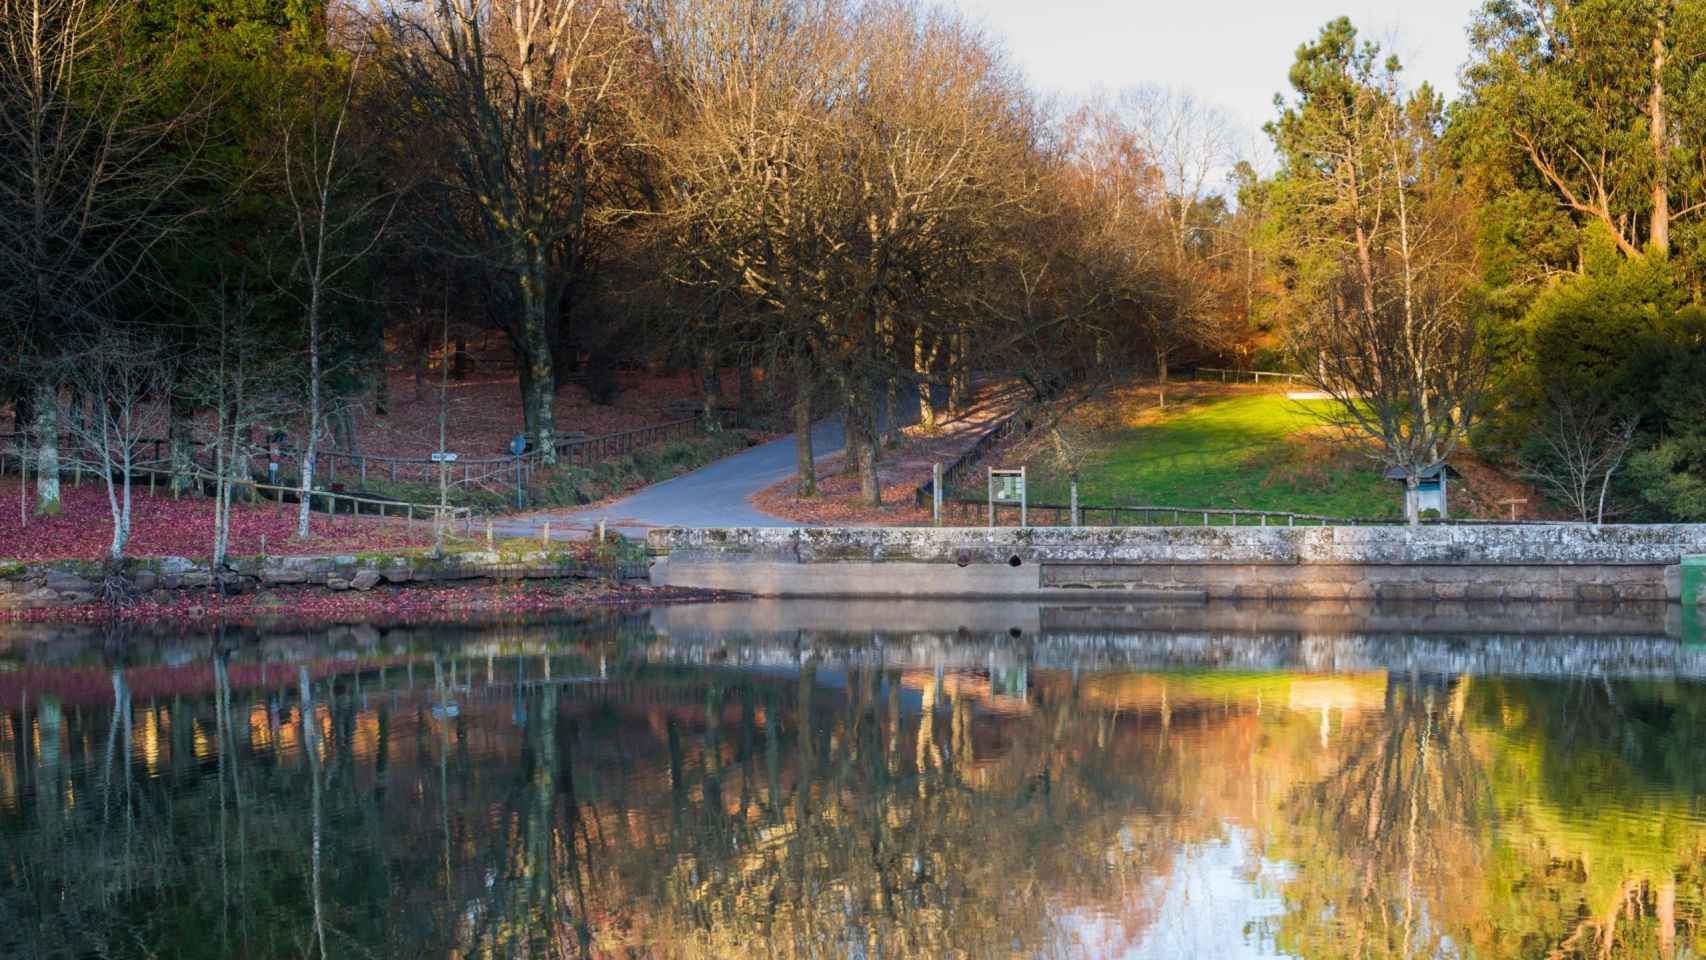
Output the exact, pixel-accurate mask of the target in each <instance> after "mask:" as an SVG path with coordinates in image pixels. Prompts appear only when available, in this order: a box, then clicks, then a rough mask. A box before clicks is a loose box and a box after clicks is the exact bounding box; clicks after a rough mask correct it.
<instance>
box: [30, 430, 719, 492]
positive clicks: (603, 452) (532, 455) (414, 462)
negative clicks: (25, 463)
mask: <svg viewBox="0 0 1706 960" xmlns="http://www.w3.org/2000/svg"><path fill="white" fill-rule="evenodd" d="M698 427H699V419H698V418H697V417H686V418H682V419H679V420H671V421H669V422H667V423H659V424H653V425H651V426H646V427H638V428H636V429H633V430H622V431H618V432H616V433H609V434H604V435H602V436H596V437H586V436H575V435H570V436H567V437H563V438H560V439H558V440H557V442H556V443H555V444H554V446H555V447H556V450H557V462H558V463H561V464H575V465H580V466H590V465H592V464H594V463H598V462H600V461H602V460H604V459H605V458H608V457H613V456H626V455H628V454H630V453H633V452H634V451H636V450H641V449H644V448H646V447H649V446H652V445H654V444H659V443H663V442H666V441H669V440H675V439H680V438H682V437H686V436H691V435H693V434H694V433H695V432H696V431H697V430H698ZM18 439H19V435H18V434H16V433H0V445H3V448H0V465H3V464H4V462H5V458H6V457H8V456H9V457H11V458H12V459H17V453H16V450H17V445H18ZM199 446H203V445H200V444H198V447H199ZM142 447H143V448H144V449H146V450H149V451H151V454H152V455H151V456H150V457H149V458H148V460H147V461H146V462H148V463H154V464H163V463H165V462H166V452H167V451H168V450H169V449H170V441H168V440H166V439H163V438H162V439H154V438H150V439H147V440H144V441H143V442H142ZM201 458H202V459H205V456H202V457H201ZM79 459H83V458H72V457H67V458H66V460H67V461H75V460H79ZM294 461H295V451H291V450H285V451H281V452H280V454H279V462H280V464H281V465H282V464H284V463H287V462H292V463H293V462H294ZM314 461H315V465H316V473H317V474H318V476H317V477H316V479H319V480H324V481H325V482H326V483H328V484H331V483H338V482H340V478H341V482H343V483H355V484H358V485H361V486H365V485H367V484H368V483H369V482H370V481H372V480H376V479H382V480H385V481H387V482H389V483H393V484H395V483H421V484H429V485H436V484H437V483H438V481H439V474H440V471H441V470H442V471H443V472H444V474H445V480H446V481H447V483H448V484H449V485H450V486H452V487H455V488H458V489H468V490H477V489H484V490H497V491H502V492H504V493H506V494H510V493H513V494H516V496H517V500H518V502H519V501H520V500H521V498H522V496H523V495H524V493H525V491H526V489H527V487H528V486H529V485H530V484H531V483H532V482H533V476H534V473H535V472H536V471H537V470H540V469H542V468H543V466H544V457H543V456H542V455H541V453H540V452H539V451H538V450H530V451H528V452H527V453H525V454H523V455H521V456H519V457H516V456H498V457H459V458H457V459H456V460H454V461H451V462H450V463H447V464H442V465H441V464H440V463H439V461H437V460H433V459H432V458H431V457H388V456H375V455H368V454H357V453H345V452H343V451H337V450H321V451H319V452H317V453H316V454H315V456H314ZM267 464H268V458H267V456H266V454H264V453H256V454H253V455H251V456H250V457H249V465H250V473H251V474H252V475H253V476H257V477H259V476H266V474H267ZM66 469H67V472H68V473H72V474H73V475H74V476H76V477H77V478H78V479H79V480H80V479H81V472H82V467H81V466H80V465H79V464H77V463H75V462H68V463H67V468H66Z"/></svg>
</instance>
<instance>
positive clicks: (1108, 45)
mask: <svg viewBox="0 0 1706 960" xmlns="http://www.w3.org/2000/svg"><path fill="white" fill-rule="evenodd" d="M958 4H959V6H960V8H961V9H963V10H965V11H966V12H967V13H968V14H970V15H971V16H972V17H973V18H974V19H976V20H979V21H982V22H983V23H984V24H985V25H987V26H988V27H989V28H990V30H991V31H992V32H993V33H994V34H995V35H996V36H997V37H1000V38H1002V39H1003V40H1004V41H1005V42H1006V44H1007V47H1008V49H1009V50H1010V51H1011V52H1012V54H1013V56H1014V59H1015V60H1016V61H1017V62H1018V64H1019V66H1020V67H1022V68H1023V69H1024V71H1025V74H1026V76H1027V77H1028V78H1029V79H1030V81H1031V83H1032V84H1033V85H1034V86H1035V87H1036V88H1037V89H1039V90H1042V91H1044V92H1046V93H1054V94H1062V95H1068V96H1076V95H1083V94H1086V93H1090V92H1092V91H1095V90H1097V89H1101V90H1106V91H1110V92H1112V91H1117V90H1120V89H1122V88H1124V87H1129V86H1135V85H1139V84H1155V85H1160V86H1167V87H1175V88H1182V89H1185V90H1189V91H1190V92H1192V93H1194V94H1196V95H1197V96H1198V97H1200V98H1202V99H1204V100H1207V101H1210V102H1212V103H1216V104H1218V105H1219V106H1221V107H1222V108H1224V109H1225V110H1226V112H1227V114H1228V116H1229V117H1230V118H1231V120H1232V122H1233V123H1234V124H1235V126H1236V128H1237V133H1238V136H1239V138H1240V139H1241V140H1242V141H1247V142H1252V143H1253V144H1255V145H1256V146H1258V147H1259V148H1260V149H1261V150H1266V140H1265V138H1264V137H1263V136H1262V132H1261V128H1262V124H1263V123H1264V122H1266V121H1267V120H1268V119H1269V118H1271V117H1272V116H1273V113H1274V110H1273V98H1274V94H1276V93H1280V92H1282V91H1288V89H1289V88H1288V86H1287V83H1286V72H1287V71H1288V70H1289V69H1290V68H1291V62H1292V58H1293V55H1294V54H1295V53H1296V52H1297V47H1298V46H1299V45H1300V44H1302V43H1304V42H1305V41H1307V40H1309V39H1311V38H1313V37H1314V36H1315V34H1316V33H1318V32H1319V31H1320V29H1321V26H1322V24H1324V23H1326V22H1327V21H1328V20H1331V19H1333V18H1334V17H1337V16H1349V17H1350V18H1351V22H1352V23H1354V24H1356V26H1357V30H1358V31H1359V32H1360V33H1361V34H1362V35H1363V36H1365V37H1371V38H1373V39H1375V40H1378V41H1380V42H1381V43H1382V45H1383V46H1386V47H1388V48H1389V49H1396V51H1397V53H1398V56H1399V60H1400V61H1401V62H1402V63H1403V64H1404V74H1405V77H1406V83H1407V85H1409V86H1415V85H1417V84H1419V83H1421V81H1423V80H1427V81H1429V82H1431V83H1433V84H1434V86H1435V87H1437V88H1439V89H1440V90H1442V91H1443V92H1444V93H1445V94H1446V96H1447V97H1448V98H1449V97H1451V96H1454V95H1455V94H1456V93H1457V89H1458V83H1457V72H1458V69H1459V68H1460V67H1461V66H1462V65H1463V62H1464V60H1465V59H1466V57H1467V50H1468V39H1467V36H1466V31H1467V29H1468V27H1469V21H1470V18H1471V15H1472V14H1473V12H1474V11H1475V10H1476V9H1477V8H1479V7H1480V5H1481V0H1430V2H1428V3H1424V4H1417V3H1413V2H1412V3H1403V4H1401V3H1398V2H1396V0H1123V2H1122V0H958ZM1393 38H1396V41H1397V42H1396V44H1395V46H1394V45H1393V44H1391V43H1388V41H1389V40H1392V39H1393Z"/></svg>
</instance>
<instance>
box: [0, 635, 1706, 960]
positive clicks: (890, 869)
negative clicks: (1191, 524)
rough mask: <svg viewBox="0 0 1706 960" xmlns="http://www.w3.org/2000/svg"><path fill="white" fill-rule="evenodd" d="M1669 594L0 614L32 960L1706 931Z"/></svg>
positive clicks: (1695, 699)
mask: <svg viewBox="0 0 1706 960" xmlns="http://www.w3.org/2000/svg"><path fill="white" fill-rule="evenodd" d="M1665 616H1666V613H1665V611H1663V610H1662V609H1660V610H1658V611H1652V610H1633V611H1630V610H1621V609H1619V610H1582V609H1562V608H1536V609H1533V610H1512V609H1510V608H1502V609H1498V610H1491V611H1480V610H1474V609H1464V608H1451V609H1444V610H1441V609H1433V608H1428V609H1414V610H1408V609H1400V610H1381V611H1362V612H1356V613H1346V612H1344V611H1334V610H1325V609H1315V610H1285V609H1278V608H1259V609H1249V608H1217V607H1210V608H1181V609H1174V610H1169V609H1164V608H1156V609H1124V610H1121V609H1083V608H1076V609H1055V610H1039V609H1038V608H1036V607H1034V606H1033V607H1028V608H1026V607H1011V608H1009V607H1002V606H990V605H984V606H977V607H970V606H968V607H956V606H953V605H944V604H936V605H928V606H922V605H921V606H909V605H893V604H890V605H876V606H872V605H851V604H845V605H844V604H833V603H815V604H765V603H748V604H730V605H717V606H703V607H677V608H670V609H664V610H657V611H651V612H644V613H639V614H632V613H627V614H611V615H608V616H603V617H599V618H595V619H585V620H556V621H522V622H504V623H491V624H484V625H474V624H470V625H457V626H437V627H414V628H391V629H381V628H377V627H367V626H362V627H355V628H338V629H336V630H331V631H326V630H319V631H295V632H282V631H272V632H267V631H252V630H251V631H244V632H241V633H238V632H229V633H225V634H221V635H206V634H199V635H193V636H179V635H144V634H133V635H127V636H122V637H120V636H110V635H103V634H101V633H100V632H99V631H92V630H88V629H85V628H62V629H57V630H56V629H45V628H31V629H28V630H26V631H24V632H22V633H17V632H15V633H13V634H10V635H8V636H9V637H10V639H0V957H19V958H37V957H108V956H110V957H138V958H140V957H155V956H158V957H256V958H262V957H264V958H272V957H305V956H306V957H319V956H322V955H323V956H326V957H356V958H360V957H403V958H409V960H415V958H423V957H506V958H507V957H520V956H544V957H652V956H658V957H745V956H765V957H770V956H780V957H871V958H875V957H967V958H984V957H1002V958H1011V957H1121V958H1147V957H1157V958H1159V957H1270V956H1299V957H1590V956H1591V957H1688V956H1699V955H1701V952H1702V950H1703V949H1706V928H1703V927H1702V914H1703V910H1706V900H1703V885H1706V802H1703V797H1706V648H1702V647H1699V646H1696V645H1694V644H1690V643H1686V642H1683V641H1681V640H1679V639H1677V638H1676V636H1675V633H1676V628H1675V624H1674V623H1672V624H1671V625H1670V626H1669V632H1667V625H1666V624H1665V622H1664V621H1665Z"/></svg>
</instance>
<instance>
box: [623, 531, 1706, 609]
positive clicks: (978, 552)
mask: <svg viewBox="0 0 1706 960" xmlns="http://www.w3.org/2000/svg"><path fill="white" fill-rule="evenodd" d="M651 544H652V547H653V549H654V550H655V551H656V552H658V553H660V554H663V555H664V559H661V560H660V561H658V562H657V563H655V564H654V565H653V567H652V582H653V583H655V584H658V585H667V586H678V587H698V588H704V589H715V590H729V591H738V592H742V593H749V594H753V595H757V596H872V597H919V596H934V597H1030V598H1044V597H1110V596H1113V597H1120V598H1124V599H1139V598H1144V599H1163V598H1176V599H1191V598H1266V599H1303V600H1343V599H1351V600H1364V599H1366V600H1387V599H1391V600H1544V601H1555V600H1570V601H1593V602H1606V601H1624V600H1631V601H1638V600H1667V599H1669V600H1675V599H1678V598H1679V597H1680V593H1681V577H1680V567H1679V564H1680V563H1681V561H1682V558H1683V557H1684V556H1688V555H1695V554H1706V525H1651V526H1605V527H1592V526H1582V525H1566V524H1557V525H1509V526H1504V525H1499V526H1492V525H1486V526H1483V525H1475V526H1446V525H1438V526H1422V527H1414V528H1412V527H1402V526H1390V527H1118V528H1078V529H1071V528H1063V527H1037V528H1027V529H1018V528H1011V527H996V528H821V529H820V528H812V529H797V530H796V529H779V528H727V529H690V528H668V529H661V530H654V531H652V533H651Z"/></svg>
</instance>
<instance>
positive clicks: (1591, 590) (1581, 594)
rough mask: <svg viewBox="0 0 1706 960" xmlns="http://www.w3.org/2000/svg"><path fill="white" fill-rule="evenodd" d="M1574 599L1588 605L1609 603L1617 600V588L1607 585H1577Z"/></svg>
mask: <svg viewBox="0 0 1706 960" xmlns="http://www.w3.org/2000/svg"><path fill="white" fill-rule="evenodd" d="M1576 599H1578V600H1582V601H1585V602H1588V603H1609V602H1611V601H1613V600H1616V599H1617V587H1615V586H1613V585H1612V584H1609V583H1578V584H1576Z"/></svg>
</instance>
